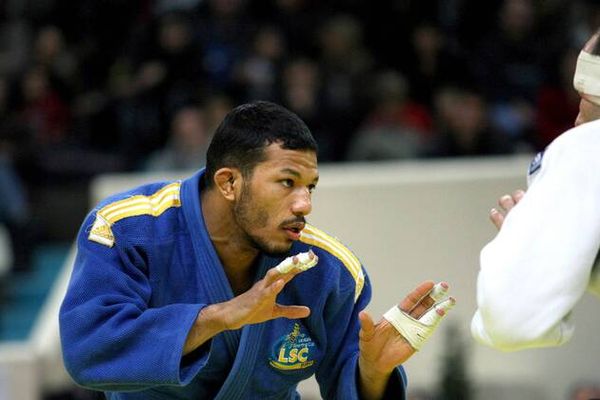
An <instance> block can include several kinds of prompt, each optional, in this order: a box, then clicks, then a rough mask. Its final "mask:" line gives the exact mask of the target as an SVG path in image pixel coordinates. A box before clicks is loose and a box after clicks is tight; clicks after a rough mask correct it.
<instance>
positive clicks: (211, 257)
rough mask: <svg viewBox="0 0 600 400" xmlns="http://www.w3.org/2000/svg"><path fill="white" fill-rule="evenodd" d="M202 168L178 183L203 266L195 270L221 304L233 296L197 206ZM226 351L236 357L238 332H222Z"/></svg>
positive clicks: (206, 291)
mask: <svg viewBox="0 0 600 400" xmlns="http://www.w3.org/2000/svg"><path fill="white" fill-rule="evenodd" d="M203 175H204V170H201V171H199V172H198V173H197V174H195V175H193V176H192V177H190V178H188V179H186V180H184V181H183V183H182V185H181V205H182V209H183V212H184V215H185V218H186V222H187V226H188V227H189V229H190V233H191V235H192V244H193V247H194V253H195V256H196V259H197V260H198V264H199V265H202V266H203V268H200V270H199V271H198V273H199V275H200V276H201V279H200V282H201V284H202V285H203V289H204V291H205V293H207V294H208V298H209V299H210V302H211V303H212V304H216V303H222V302H225V301H228V300H231V299H232V298H233V292H232V291H231V287H230V285H229V281H228V280H227V276H226V275H225V271H224V270H223V266H222V265H221V261H220V260H219V257H218V256H217V253H216V250H215V248H214V246H213V244H212V242H211V240H210V237H209V236H208V232H207V231H206V226H205V225H204V218H203V216H202V210H201V208H200V207H201V206H200V189H199V188H200V185H199V183H200V180H201V179H202V177H203ZM222 335H223V337H224V339H225V343H226V345H227V350H228V351H229V353H230V355H231V357H232V358H233V357H235V355H236V353H237V351H238V346H239V343H240V337H241V332H240V331H239V330H236V331H225V332H223V333H222Z"/></svg>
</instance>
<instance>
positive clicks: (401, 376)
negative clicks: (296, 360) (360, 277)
mask: <svg viewBox="0 0 600 400" xmlns="http://www.w3.org/2000/svg"><path fill="white" fill-rule="evenodd" d="M363 273H364V277H365V284H364V287H363V289H362V291H361V292H360V295H359V296H358V297H357V298H355V288H354V286H352V287H339V288H338V290H337V291H336V292H335V293H334V294H333V295H332V298H331V299H330V300H329V301H328V307H329V309H328V310H326V312H325V314H326V315H328V316H329V318H328V320H329V324H331V326H330V327H329V328H328V338H327V341H328V343H330V344H331V349H330V350H329V351H328V353H327V356H326V357H325V359H324V360H323V362H322V364H321V366H320V367H319V369H318V371H317V373H316V377H317V381H318V382H319V385H320V388H321V395H322V396H323V398H325V399H340V400H342V399H360V398H361V397H360V394H359V393H360V389H359V373H358V355H359V349H358V332H359V330H360V323H359V319H358V313H359V312H360V311H362V310H363V309H364V308H365V307H366V306H367V304H368V303H369V301H370V299H371V284H370V281H369V278H368V276H367V275H366V273H365V272H364V271H363ZM405 387H406V374H405V372H404V369H403V367H402V366H398V367H397V368H396V369H395V370H394V372H393V373H392V376H391V377H390V380H389V381H388V386H387V389H386V394H385V398H386V399H387V398H390V399H404V398H405Z"/></svg>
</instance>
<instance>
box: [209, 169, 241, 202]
mask: <svg viewBox="0 0 600 400" xmlns="http://www.w3.org/2000/svg"><path fill="white" fill-rule="evenodd" d="M241 178H242V174H241V173H240V171H238V170H237V169H235V168H221V169H219V170H217V172H215V175H214V180H215V186H216V188H217V189H218V190H219V193H221V195H222V196H223V197H224V198H225V199H227V200H229V201H233V200H235V198H236V195H237V188H238V187H240V184H241V183H242V181H241Z"/></svg>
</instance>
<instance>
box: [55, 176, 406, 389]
mask: <svg viewBox="0 0 600 400" xmlns="http://www.w3.org/2000/svg"><path fill="white" fill-rule="evenodd" d="M202 176H203V171H200V172H198V173H197V174H195V175H194V176H192V177H190V178H189V179H186V180H184V181H182V182H162V183H155V184H150V185H146V186H142V187H139V188H137V189H134V190H131V191H129V192H126V193H122V194H119V195H116V196H113V197H110V198H108V199H107V200H105V201H103V202H102V203H100V204H99V206H98V207H97V208H95V209H94V210H93V211H92V212H91V213H90V214H89V215H88V217H87V218H86V220H85V222H84V223H83V225H82V227H81V230H80V232H79V236H78V239H77V245H78V252H77V257H76V260H75V265H74V270H73V274H72V276H71V281H70V283H69V287H68V290H67V294H66V296H65V299H64V301H63V304H62V306H61V310H60V336H61V342H62V349H63V357H64V361H65V366H66V368H67V370H68V372H69V373H70V375H71V376H72V377H73V379H74V380H75V381H76V382H77V383H78V384H80V385H82V386H84V387H87V388H91V389H95V390H101V391H105V392H106V396H107V398H108V399H145V400H147V399H150V400H152V399H212V398H214V399H226V400H234V399H240V400H241V399H244V400H247V399H298V398H299V397H300V396H299V394H298V393H297V391H296V386H297V384H298V382H300V381H301V380H304V379H307V378H308V377H310V376H311V375H313V374H316V378H317V380H318V382H319V385H320V390H321V394H322V396H323V397H324V398H325V399H343V400H349V399H358V398H359V395H358V388H357V365H358V331H359V322H358V313H359V311H361V310H362V309H363V308H365V306H366V305H367V303H368V302H369V300H370V296H371V288H370V284H369V280H368V277H367V275H366V273H365V271H364V269H363V267H362V265H361V264H360V262H359V261H358V259H357V258H356V257H355V256H354V255H353V254H352V253H351V252H350V251H349V250H348V249H347V248H346V247H344V246H343V245H342V244H341V243H340V242H339V241H337V240H336V239H334V238H332V237H330V236H328V235H327V234H325V233H324V232H322V231H320V230H319V229H317V228H315V227H313V226H310V225H307V226H306V228H305V229H304V230H303V232H302V236H301V239H300V240H299V241H297V242H295V243H294V245H293V247H292V249H291V250H290V255H291V254H296V253H299V252H304V251H308V250H309V249H312V250H313V251H314V252H315V253H316V254H317V255H318V257H319V263H318V265H317V266H316V267H314V268H312V269H310V270H308V271H306V272H303V273H301V274H300V275H298V276H296V277H295V278H294V279H293V280H292V281H290V282H289V283H288V284H287V285H286V287H285V288H284V290H283V291H282V292H281V293H280V295H279V296H278V298H277V301H278V303H280V304H296V305H305V306H308V307H310V309H311V314H310V316H309V317H307V318H304V319H298V320H289V319H285V318H278V319H275V320H271V321H268V322H264V323H260V324H253V325H247V326H244V327H243V328H242V329H239V330H235V331H225V332H222V333H220V334H218V335H217V336H215V337H213V338H212V339H211V340H210V341H209V342H208V343H205V344H204V345H203V346H201V347H200V348H198V349H196V350H195V351H194V352H192V353H190V354H188V355H186V356H183V357H182V351H183V346H184V343H185V340H186V337H187V334H188V332H189V330H190V329H191V327H192V325H193V323H194V321H195V320H196V317H197V316H198V313H199V312H200V310H202V308H203V307H205V306H206V305H208V304H215V303H221V302H225V301H228V300H230V299H232V298H233V296H234V295H233V292H232V290H231V287H230V285H229V282H228V280H227V277H226V275H225V272H224V270H223V267H222V265H221V263H220V260H219V258H218V256H217V254H216V251H215V249H214V247H213V244H212V242H211V240H210V238H209V236H208V232H207V231H206V227H205V225H204V220H203V217H202V211H201V208H200V207H201V203H200V188H201V184H200V182H202ZM282 259H283V258H271V257H267V256H265V255H263V256H261V257H260V258H259V260H258V262H257V273H256V280H259V279H261V278H262V277H264V275H265V274H266V272H267V271H268V269H270V268H272V267H274V266H276V265H277V264H278V263H279V262H281V261H282ZM405 382H406V376H405V374H404V370H403V369H402V367H398V368H397V370H396V371H395V373H394V374H393V375H392V378H391V379H390V383H389V384H388V390H387V397H389V398H394V399H403V398H404V397H405V394H404V392H405Z"/></svg>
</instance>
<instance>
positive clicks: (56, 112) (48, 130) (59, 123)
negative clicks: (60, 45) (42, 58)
mask: <svg viewBox="0 0 600 400" xmlns="http://www.w3.org/2000/svg"><path fill="white" fill-rule="evenodd" d="M20 100H21V107H20V117H19V118H20V121H21V123H22V124H23V125H24V126H25V127H26V128H27V130H28V131H29V135H30V137H31V139H30V140H31V145H32V147H34V148H37V149H38V150H40V151H44V149H46V148H48V147H50V146H54V145H60V144H62V143H64V142H65V141H66V139H67V133H68V128H69V122H70V112H69V107H68V104H67V103H65V102H64V101H63V99H62V98H61V97H60V95H59V93H58V91H57V90H56V88H55V87H54V86H53V85H52V82H51V80H50V76H49V74H48V71H47V70H46V68H44V67H43V66H33V67H31V68H29V69H28V70H27V71H25V73H24V75H23V77H22V78H21V81H20Z"/></svg>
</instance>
